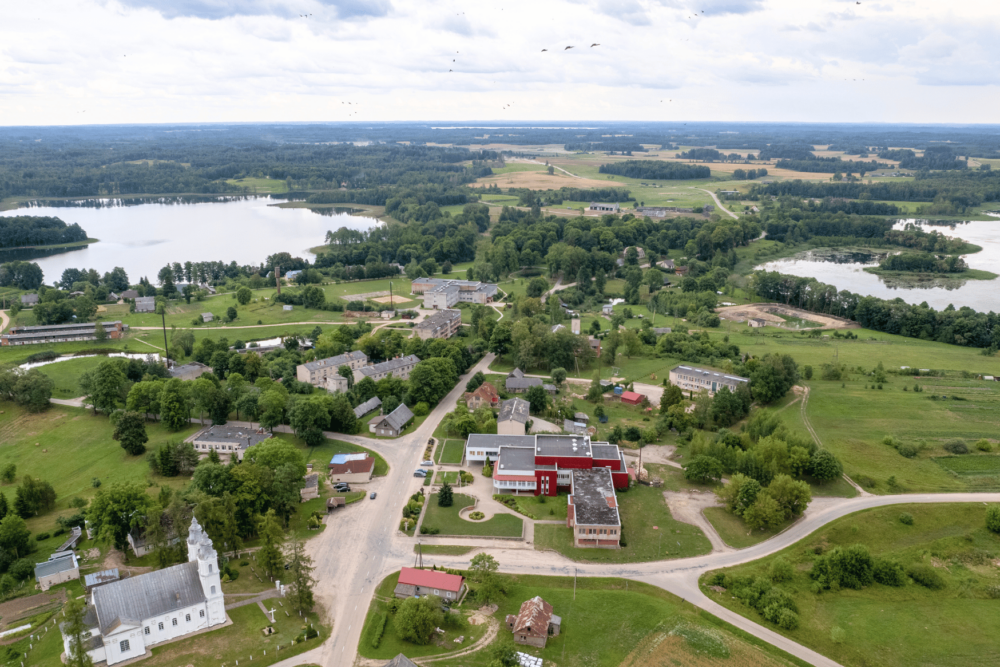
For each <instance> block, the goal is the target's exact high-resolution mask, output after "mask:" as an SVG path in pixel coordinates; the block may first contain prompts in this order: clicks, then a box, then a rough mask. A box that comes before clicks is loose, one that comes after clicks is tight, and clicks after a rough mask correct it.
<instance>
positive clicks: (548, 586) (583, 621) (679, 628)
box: [435, 575, 803, 667]
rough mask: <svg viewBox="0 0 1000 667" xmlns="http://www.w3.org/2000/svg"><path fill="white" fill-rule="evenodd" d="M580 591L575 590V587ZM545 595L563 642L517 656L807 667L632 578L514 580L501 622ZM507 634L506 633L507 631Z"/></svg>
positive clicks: (453, 665)
mask: <svg viewBox="0 0 1000 667" xmlns="http://www.w3.org/2000/svg"><path fill="white" fill-rule="evenodd" d="M574 584H575V587H574ZM536 595H538V596H541V598H542V599H543V600H545V601H546V602H548V603H549V604H551V605H552V611H553V613H554V614H556V615H558V616H559V617H561V618H562V625H561V631H560V634H559V636H558V637H550V638H549V639H548V641H547V642H546V646H545V648H544V649H539V648H534V647H531V646H521V645H517V647H516V648H517V650H518V651H521V652H524V653H527V654H529V655H533V656H537V657H540V658H542V660H544V664H553V665H559V666H560V667H620V666H621V667H704V666H706V665H733V667H737V666H739V667H743V666H750V665H753V666H754V667H778V666H783V665H792V664H803V663H795V662H791V661H787V660H786V659H785V658H784V657H783V656H782V655H781V653H780V652H779V651H778V650H776V649H774V648H773V647H771V646H768V645H767V644H764V643H763V642H761V641H759V640H757V639H755V638H751V637H748V636H747V635H745V634H743V633H742V632H739V631H737V630H735V629H733V628H731V627H730V626H728V625H727V624H725V623H723V622H722V621H720V620H718V619H716V618H715V617H713V616H711V615H709V614H706V613H704V612H698V611H696V610H694V609H693V608H692V607H691V605H689V604H685V603H684V602H683V601H682V600H680V599H679V598H677V597H675V596H673V595H671V594H670V593H667V592H666V591H664V590H661V589H658V588H654V587H653V586H649V585H646V584H641V583H638V582H634V581H628V582H626V581H625V580H624V579H610V578H588V577H581V578H579V579H577V580H576V581H575V582H574V580H573V578H572V577H540V576H528V575H523V576H512V577H510V584H509V585H508V587H507V595H506V598H505V599H504V600H503V601H502V602H501V603H500V605H499V607H500V608H499V609H498V610H497V612H496V613H495V614H493V617H494V618H496V619H498V620H500V621H501V622H502V621H503V619H504V618H505V617H506V615H507V614H517V613H518V611H519V609H520V607H521V603H522V602H524V601H525V600H527V599H530V598H532V597H534V596H536ZM501 632H503V630H501ZM435 664H438V665H442V667H487V665H489V650H488V649H487V650H483V651H479V652H477V653H474V654H472V655H469V656H463V657H462V658H456V659H452V660H445V661H442V662H439V663H435Z"/></svg>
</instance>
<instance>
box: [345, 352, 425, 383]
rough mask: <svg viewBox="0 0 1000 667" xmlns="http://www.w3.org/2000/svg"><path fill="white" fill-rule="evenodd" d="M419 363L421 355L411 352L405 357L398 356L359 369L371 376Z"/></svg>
mask: <svg viewBox="0 0 1000 667" xmlns="http://www.w3.org/2000/svg"><path fill="white" fill-rule="evenodd" d="M418 363H420V357H418V356H417V355H415V354H409V355H407V356H405V357H397V358H396V359H390V360H389V361H383V362H382V363H380V364H375V365H374V366H362V367H361V368H359V369H358V370H359V371H360V372H361V374H362V375H364V376H366V377H371V376H372V375H380V374H382V373H393V372H395V371H398V370H399V369H400V368H406V367H407V366H416V365H417V364H418Z"/></svg>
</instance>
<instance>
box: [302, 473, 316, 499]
mask: <svg viewBox="0 0 1000 667" xmlns="http://www.w3.org/2000/svg"><path fill="white" fill-rule="evenodd" d="M303 479H304V480H305V482H306V484H305V486H304V487H302V488H301V489H299V497H300V498H301V500H302V502H305V501H307V500H312V499H313V498H319V473H316V472H312V473H309V474H307V475H305V476H304V477H303Z"/></svg>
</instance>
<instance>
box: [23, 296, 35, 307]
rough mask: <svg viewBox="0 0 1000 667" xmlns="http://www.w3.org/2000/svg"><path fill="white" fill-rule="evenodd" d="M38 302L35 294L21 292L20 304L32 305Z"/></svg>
mask: <svg viewBox="0 0 1000 667" xmlns="http://www.w3.org/2000/svg"><path fill="white" fill-rule="evenodd" d="M37 303H38V295H37V294H22V295H21V305H22V306H34V305H35V304H37Z"/></svg>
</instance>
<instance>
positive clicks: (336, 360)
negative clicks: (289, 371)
mask: <svg viewBox="0 0 1000 667" xmlns="http://www.w3.org/2000/svg"><path fill="white" fill-rule="evenodd" d="M359 360H360V361H361V362H362V363H365V362H367V361H368V355H367V354H365V353H364V352H362V351H360V350H355V351H354V352H348V353H347V354H338V355H337V356H336V357H327V358H326V359H317V360H316V361H310V362H309V363H306V364H302V365H303V366H305V367H306V368H307V369H308V370H311V371H315V370H319V369H320V368H327V367H328V366H333V367H334V368H338V367H340V366H347V365H349V364H350V362H352V361H359Z"/></svg>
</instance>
